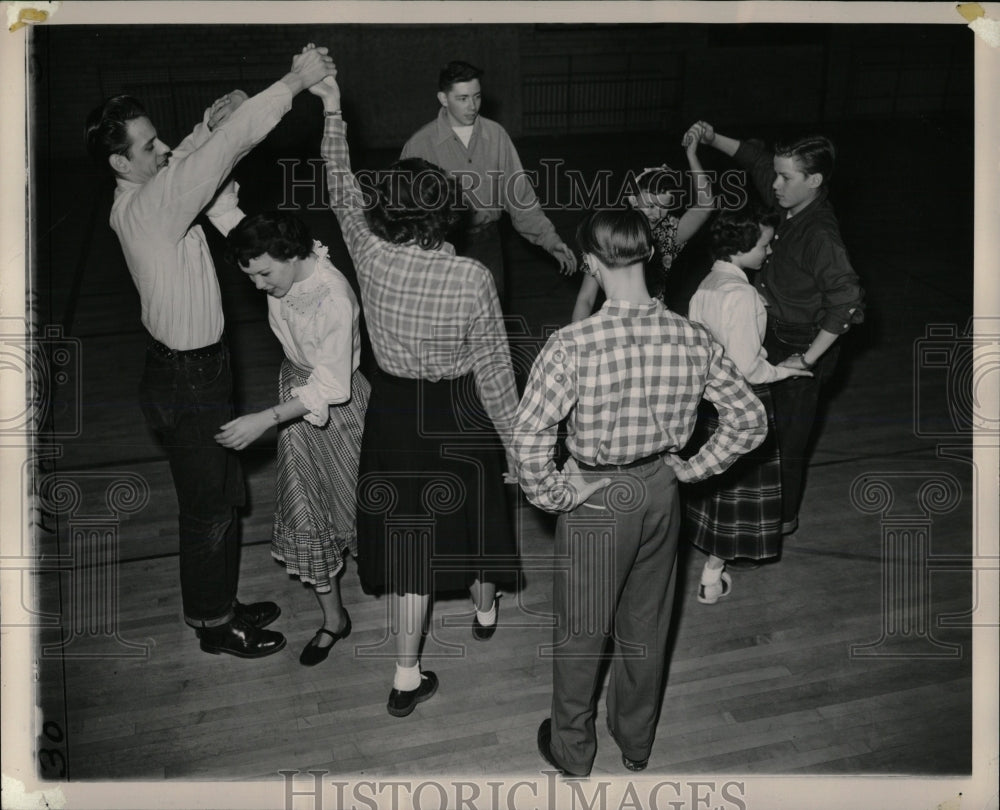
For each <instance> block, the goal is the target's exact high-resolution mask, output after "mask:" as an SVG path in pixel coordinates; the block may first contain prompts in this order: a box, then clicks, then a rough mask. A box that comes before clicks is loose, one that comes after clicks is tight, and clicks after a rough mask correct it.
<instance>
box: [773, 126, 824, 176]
mask: <svg viewBox="0 0 1000 810" xmlns="http://www.w3.org/2000/svg"><path fill="white" fill-rule="evenodd" d="M774 155H775V157H787V158H794V159H795V160H797V161H798V162H799V165H800V166H801V167H802V171H803V172H805V173H806V174H821V175H823V183H824V184H826V183H829V182H830V178H831V177H833V164H834V161H835V160H836V157H837V150H836V147H834V145H833V141H831V140H830V139H829V138H827V137H826V136H825V135H808V136H807V137H805V138H799V139H798V140H797V141H789V142H784V143H778V144H775V147H774Z"/></svg>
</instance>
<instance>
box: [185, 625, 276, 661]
mask: <svg viewBox="0 0 1000 810" xmlns="http://www.w3.org/2000/svg"><path fill="white" fill-rule="evenodd" d="M199 635H200V637H201V648H202V650H204V651H205V652H207V653H211V654H212V655H218V654H219V653H228V654H229V655H235V656H236V657H238V658H263V657H264V656H265V655H272V654H274V653H276V652H278V650H280V649H282V648H283V647H284V646H285V637H284V636H283V635H281V633H275V632H274V631H273V630H261V629H260V628H259V627H254V626H253V625H250V624H247V623H246V622H245V621H244V620H243V619H241V618H240V617H239V616H237V617H236V618H234V619H233V620H232V621H231V622H229V623H228V624H224V625H221V626H220V627H205V628H203V629H202V630H201V632H200V634H199Z"/></svg>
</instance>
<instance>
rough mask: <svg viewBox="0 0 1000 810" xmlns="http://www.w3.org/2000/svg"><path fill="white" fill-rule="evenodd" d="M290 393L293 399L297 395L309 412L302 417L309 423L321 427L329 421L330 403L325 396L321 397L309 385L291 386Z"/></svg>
mask: <svg viewBox="0 0 1000 810" xmlns="http://www.w3.org/2000/svg"><path fill="white" fill-rule="evenodd" d="M291 395H292V398H293V399H294V398H295V397H298V398H299V402H301V403H302V404H303V406H305V407H306V408H308V409H309V412H308V413H306V414H305V415H304V416H303V417H302V418H303V419H305V420H306V421H307V422H308V423H309V424H310V425H315V426H316V427H323V426H324V425H325V424H326V423H327V422H328V421H329V419H330V403H329V402H327V401H326V399H325V398H323V397H321V396H320V395H319V393H318V392H317V391H316V390H315V389H314V388H313V387H312V386H311V385H303V386H300V387H298V388H292V389H291Z"/></svg>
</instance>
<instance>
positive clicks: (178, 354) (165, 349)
mask: <svg viewBox="0 0 1000 810" xmlns="http://www.w3.org/2000/svg"><path fill="white" fill-rule="evenodd" d="M146 345H147V348H148V349H149V351H151V352H152V353H153V354H155V355H157V356H158V357H163V358H164V359H166V360H208V359H209V358H211V357H216V356H218V355H219V354H221V353H222V350H223V349H224V348H225V345H224V344H223V342H222V341H221V340H220V341H219V342H218V343H213V344H212V345H211V346H202V347H201V348H200V349H181V350H178V349H171V348H170V347H169V346H166V345H164V344H163V343H160V341H158V340H157V339H156V338H152V337H151V338H150V339H149V342H148V343H147V344H146Z"/></svg>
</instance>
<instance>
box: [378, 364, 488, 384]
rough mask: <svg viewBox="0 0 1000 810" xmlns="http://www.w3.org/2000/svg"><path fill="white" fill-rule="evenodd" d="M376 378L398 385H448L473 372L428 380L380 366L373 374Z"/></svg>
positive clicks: (469, 375)
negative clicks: (404, 374)
mask: <svg viewBox="0 0 1000 810" xmlns="http://www.w3.org/2000/svg"><path fill="white" fill-rule="evenodd" d="M373 376H374V377H376V378H379V379H381V380H383V381H384V382H387V383H389V384H391V385H398V386H411V387H415V386H418V385H423V386H428V385H441V386H446V385H449V384H451V383H459V382H464V381H465V379H466V378H467V377H471V376H472V372H471V371H470V372H468V373H466V374H460V375H458V376H457V377H442V378H441V379H439V380H428V379H425V378H424V377H397V376H396V375H395V374H390V373H389V372H388V371H385V370H383V369H382V368H378V369H376V371H375V374H374V375H373Z"/></svg>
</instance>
